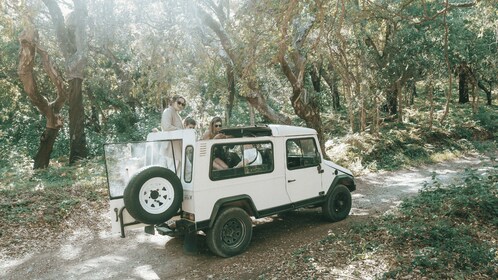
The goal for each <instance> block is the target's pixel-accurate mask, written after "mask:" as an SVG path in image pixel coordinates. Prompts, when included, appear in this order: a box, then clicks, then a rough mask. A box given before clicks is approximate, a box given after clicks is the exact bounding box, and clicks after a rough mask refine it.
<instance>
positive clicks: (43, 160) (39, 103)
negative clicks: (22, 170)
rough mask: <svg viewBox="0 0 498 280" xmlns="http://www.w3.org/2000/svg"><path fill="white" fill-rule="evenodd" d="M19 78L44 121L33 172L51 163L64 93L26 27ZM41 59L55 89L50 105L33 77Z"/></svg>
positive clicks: (32, 32)
mask: <svg viewBox="0 0 498 280" xmlns="http://www.w3.org/2000/svg"><path fill="white" fill-rule="evenodd" d="M19 43H20V47H21V48H20V52H19V66H18V74H19V78H20V80H21V82H22V84H23V86H24V91H25V92H26V93H27V94H28V97H29V99H30V101H31V103H32V104H33V105H34V106H35V107H36V108H37V109H38V111H40V113H41V114H42V115H43V116H44V117H45V118H46V120H47V122H46V127H45V131H44V132H43V133H42V135H41V137H40V146H39V148H38V152H37V153H36V155H35V158H34V165H33V168H34V169H40V168H46V167H48V166H49V164H50V155H51V153H52V150H53V146H54V143H55V139H56V138H57V135H58V134H59V130H60V128H61V127H62V125H63V121H62V119H61V117H60V115H59V112H60V109H61V108H62V106H63V105H64V103H65V101H66V98H67V93H66V89H65V88H64V80H63V79H62V76H61V75H60V74H59V72H58V71H57V69H56V68H55V67H54V65H53V64H52V61H51V60H50V57H49V56H48V54H47V52H46V51H44V50H43V49H42V48H40V47H39V46H38V32H37V30H36V29H34V28H33V27H32V26H27V27H26V29H25V30H24V31H23V32H22V33H21V35H20V36H19ZM37 53H38V55H39V56H40V57H41V62H42V64H43V69H44V71H45V73H46V74H47V75H48V76H49V78H50V80H51V81H52V83H53V84H54V85H55V87H56V93H57V97H56V99H55V100H54V101H53V102H49V101H48V100H47V98H46V97H45V96H44V95H42V94H41V93H40V92H39V91H38V87H37V84H36V79H35V75H34V66H35V57H36V54H37Z"/></svg>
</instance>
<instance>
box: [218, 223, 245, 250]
mask: <svg viewBox="0 0 498 280" xmlns="http://www.w3.org/2000/svg"><path fill="white" fill-rule="evenodd" d="M245 235H246V226H245V224H244V223H242V221H240V220H238V219H230V220H228V221H227V222H226V223H225V224H224V225H223V229H222V231H221V240H222V241H223V243H224V244H226V245H228V246H230V247H237V246H239V245H240V244H241V243H242V242H243V241H244V236H245Z"/></svg>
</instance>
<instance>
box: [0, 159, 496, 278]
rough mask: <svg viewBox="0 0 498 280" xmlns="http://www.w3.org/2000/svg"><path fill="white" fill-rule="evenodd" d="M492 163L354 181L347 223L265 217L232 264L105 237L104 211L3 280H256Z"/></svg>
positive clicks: (137, 239) (169, 241)
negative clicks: (431, 188) (429, 185)
mask: <svg viewBox="0 0 498 280" xmlns="http://www.w3.org/2000/svg"><path fill="white" fill-rule="evenodd" d="M492 164H493V162H491V161H490V160H489V159H488V158H482V157H478V156H475V157H464V158H460V159H457V160H453V161H450V162H445V163H441V164H435V165H431V166H425V167H421V168H414V169H410V170H401V171H396V172H383V173H372V174H367V175H363V176H361V177H359V178H357V191H356V192H354V193H353V209H352V212H351V215H350V217H348V218H347V219H346V220H344V221H342V222H339V223H333V224H331V223H327V222H325V221H324V219H323V218H322V216H321V213H320V210H319V209H305V210H300V211H293V212H290V213H286V214H285V215H279V216H274V217H271V218H265V219H260V220H258V221H255V224H256V226H255V228H254V232H253V239H252V241H251V244H250V246H249V249H248V250H247V251H246V252H245V253H243V254H242V255H239V256H235V257H232V258H228V259H224V258H220V257H217V256H215V255H213V254H212V253H210V252H209V250H208V249H207V247H206V245H205V243H204V242H203V241H204V240H203V237H202V236H201V237H200V238H199V242H198V244H199V245H198V247H199V253H197V254H194V255H192V254H186V253H184V252H183V245H182V241H181V240H180V239H177V238H170V237H166V236H160V235H155V236H151V235H147V234H145V233H144V232H143V231H142V230H133V231H128V234H127V237H126V238H120V237H119V236H111V235H109V234H108V233H107V231H108V228H107V226H108V223H107V216H106V213H100V214H99V215H97V217H94V219H95V223H98V225H100V230H95V229H91V228H87V227H85V226H83V227H80V228H79V230H77V231H75V232H74V234H72V235H71V236H70V238H68V239H66V240H64V241H63V242H61V244H58V245H54V246H53V247H52V248H53V249H51V250H48V251H45V252H37V253H34V254H32V255H29V256H26V257H24V258H22V259H3V260H2V262H1V264H0V278H2V279H257V278H258V276H259V275H261V274H263V273H265V272H266V271H268V270H274V269H275V268H277V269H278V267H279V266H280V265H281V264H282V263H283V262H285V261H286V260H287V259H289V258H291V257H292V255H293V253H295V252H296V250H298V249H299V248H300V247H301V246H303V245H306V244H309V243H311V242H317V241H318V240H320V239H323V238H324V237H325V236H326V235H327V234H328V233H329V232H337V231H344V230H346V229H347V228H348V225H349V224H350V223H351V222H356V221H361V220H362V219H368V218H370V217H371V216H375V215H381V214H383V213H385V212H386V211H388V210H389V209H390V208H392V207H395V206H396V205H398V204H399V202H400V200H401V199H402V198H404V197H407V196H410V195H415V194H416V193H417V191H418V190H419V189H420V188H421V187H422V186H423V184H424V182H430V181H432V176H433V175H434V176H435V177H436V178H437V179H438V180H440V181H442V182H444V183H451V182H452V181H453V180H458V179H459V178H460V176H461V175H462V173H463V172H464V170H465V169H466V168H476V169H479V170H481V171H483V172H485V170H486V169H489V168H491V167H490V166H491V165H492ZM494 164H496V163H494ZM103 211H104V210H103ZM75 228H76V227H75ZM97 228H99V227H97ZM367 278H368V277H367ZM361 279H365V278H361Z"/></svg>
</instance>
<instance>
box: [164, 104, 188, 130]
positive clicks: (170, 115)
mask: <svg viewBox="0 0 498 280" xmlns="http://www.w3.org/2000/svg"><path fill="white" fill-rule="evenodd" d="M161 129H162V131H171V130H177V129H183V122H182V118H181V117H180V115H179V114H178V111H176V110H175V108H174V107H173V106H169V107H168V108H166V109H165V110H164V111H163V114H162V117H161Z"/></svg>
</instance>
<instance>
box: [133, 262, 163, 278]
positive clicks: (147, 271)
mask: <svg viewBox="0 0 498 280" xmlns="http://www.w3.org/2000/svg"><path fill="white" fill-rule="evenodd" d="M133 275H135V276H137V277H139V278H140V279H144V280H156V279H161V278H160V277H159V276H158V275H157V273H155V272H154V270H153V269H152V266H151V265H142V266H139V267H135V269H133Z"/></svg>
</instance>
